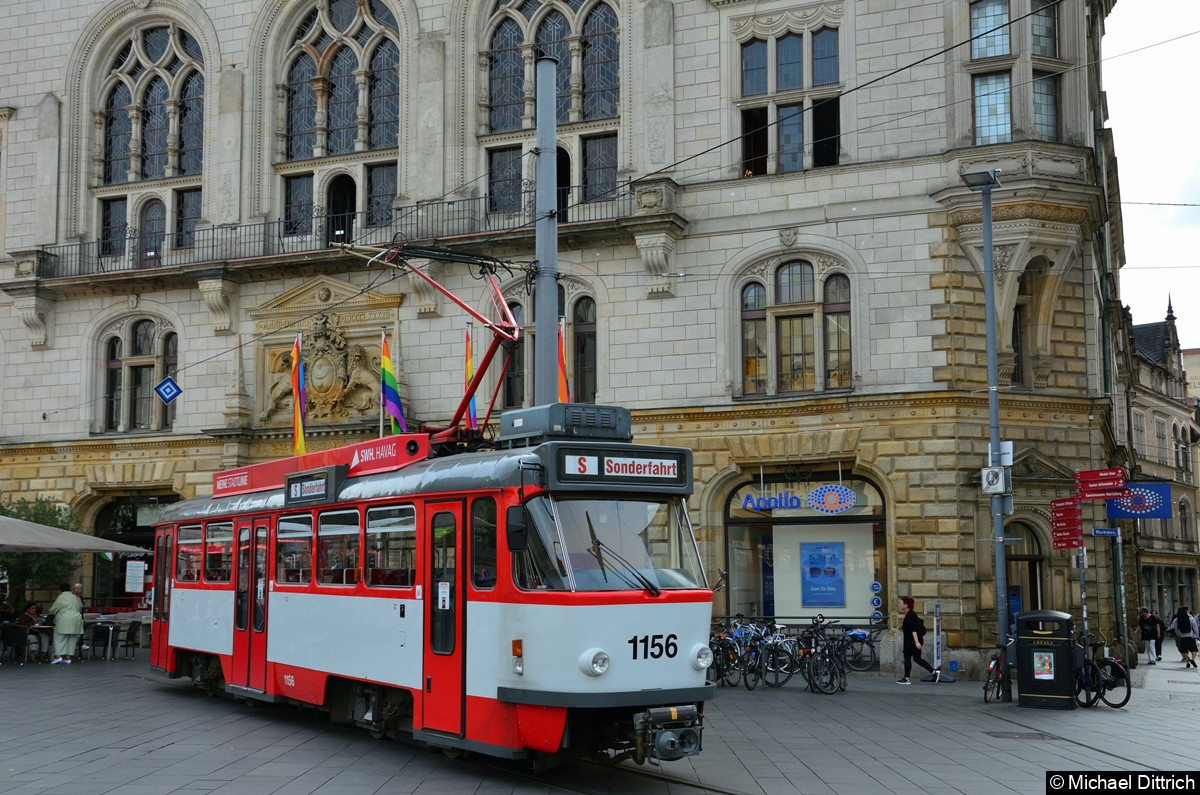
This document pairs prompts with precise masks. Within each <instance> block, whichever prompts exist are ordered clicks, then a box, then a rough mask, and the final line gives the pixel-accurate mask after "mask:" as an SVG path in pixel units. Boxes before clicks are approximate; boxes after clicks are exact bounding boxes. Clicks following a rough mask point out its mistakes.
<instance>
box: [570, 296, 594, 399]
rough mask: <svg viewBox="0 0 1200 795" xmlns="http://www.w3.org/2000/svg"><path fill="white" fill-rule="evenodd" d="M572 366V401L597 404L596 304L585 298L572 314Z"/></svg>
mask: <svg viewBox="0 0 1200 795" xmlns="http://www.w3.org/2000/svg"><path fill="white" fill-rule="evenodd" d="M571 326H572V332H573V333H574V335H575V341H574V345H573V346H572V352H573V354H574V355H573V356H572V364H573V365H574V368H573V369H574V371H575V377H574V379H573V380H572V383H571V400H573V401H574V402H576V403H595V402H596V302H595V301H593V300H592V299H591V298H588V297H586V296H585V297H583V298H580V299H579V300H578V301H576V302H575V309H574V311H573V312H572V313H571Z"/></svg>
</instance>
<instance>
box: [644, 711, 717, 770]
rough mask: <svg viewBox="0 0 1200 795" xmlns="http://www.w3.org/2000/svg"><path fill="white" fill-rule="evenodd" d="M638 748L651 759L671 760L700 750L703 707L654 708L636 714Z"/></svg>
mask: <svg viewBox="0 0 1200 795" xmlns="http://www.w3.org/2000/svg"><path fill="white" fill-rule="evenodd" d="M633 726H634V729H635V730H636V731H637V734H638V746H639V748H645V749H646V752H647V756H649V757H650V758H652V759H661V760H663V761H667V762H669V761H671V760H674V759H682V758H683V757H685V756H692V755H694V754H698V753H700V732H701V729H702V727H701V725H700V710H699V708H697V706H696V705H695V704H683V705H681V706H677V707H651V708H650V709H648V710H646V711H645V712H639V713H637V714H636V715H634V716H633Z"/></svg>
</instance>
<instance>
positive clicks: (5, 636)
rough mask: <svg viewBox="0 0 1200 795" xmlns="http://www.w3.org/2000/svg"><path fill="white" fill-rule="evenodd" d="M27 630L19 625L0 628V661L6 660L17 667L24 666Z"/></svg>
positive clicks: (7, 625) (27, 641)
mask: <svg viewBox="0 0 1200 795" xmlns="http://www.w3.org/2000/svg"><path fill="white" fill-rule="evenodd" d="M28 643H29V630H28V629H26V628H25V627H23V626H21V625H20V624H5V625H4V626H3V627H0V661H3V660H5V659H8V661H9V662H15V663H16V664H17V665H24V664H25V656H26V648H27V644H28Z"/></svg>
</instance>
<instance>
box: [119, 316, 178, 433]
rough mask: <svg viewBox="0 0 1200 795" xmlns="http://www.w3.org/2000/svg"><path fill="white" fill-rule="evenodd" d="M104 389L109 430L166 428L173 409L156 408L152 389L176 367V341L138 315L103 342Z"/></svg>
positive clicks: (169, 333)
mask: <svg viewBox="0 0 1200 795" xmlns="http://www.w3.org/2000/svg"><path fill="white" fill-rule="evenodd" d="M104 351H105V357H104V359H105V378H104V385H105V392H104V406H105V410H104V420H103V429H104V430H105V431H109V432H129V431H150V430H160V429H163V428H169V427H170V426H171V424H172V422H173V420H174V416H175V414H174V410H173V409H172V410H170V411H167V410H159V405H160V401H159V398H158V396H157V395H156V394H155V392H154V387H155V386H157V385H158V384H159V383H160V382H161V381H162V380H163V379H164V378H166V377H167V376H168V375H172V374H174V373H175V372H177V371H178V367H179V361H178V357H179V341H178V337H177V336H176V334H175V333H174V332H173V331H170V330H167V329H164V328H163V326H162V325H161V324H160V323H159V322H158V321H155V320H151V319H149V318H140V319H137V320H135V321H133V322H132V323H130V324H129V325H128V326H126V330H125V331H124V332H122V333H121V334H115V335H113V336H111V337H109V338H108V339H106V340H105V342H104Z"/></svg>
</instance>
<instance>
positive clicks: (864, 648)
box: [846, 640, 876, 671]
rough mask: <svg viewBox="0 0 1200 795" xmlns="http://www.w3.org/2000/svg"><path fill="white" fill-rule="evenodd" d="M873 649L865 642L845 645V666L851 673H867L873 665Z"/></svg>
mask: <svg viewBox="0 0 1200 795" xmlns="http://www.w3.org/2000/svg"><path fill="white" fill-rule="evenodd" d="M875 659H876V657H875V647H874V646H872V645H871V644H870V643H869V642H867V641H865V640H852V641H850V642H849V643H847V644H846V665H847V666H848V667H849V668H850V670H851V671H869V670H871V666H873V665H874V664H875Z"/></svg>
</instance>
